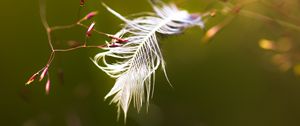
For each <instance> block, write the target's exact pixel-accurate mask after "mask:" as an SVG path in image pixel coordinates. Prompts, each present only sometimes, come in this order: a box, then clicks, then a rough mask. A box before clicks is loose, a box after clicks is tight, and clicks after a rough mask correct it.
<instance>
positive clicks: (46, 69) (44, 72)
mask: <svg viewBox="0 0 300 126" xmlns="http://www.w3.org/2000/svg"><path fill="white" fill-rule="evenodd" d="M47 72H48V66H47V67H46V68H44V70H43V72H42V74H41V76H40V80H39V81H42V80H43V79H44V77H45V75H46V73H47Z"/></svg>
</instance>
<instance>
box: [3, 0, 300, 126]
mask: <svg viewBox="0 0 300 126" xmlns="http://www.w3.org/2000/svg"><path fill="white" fill-rule="evenodd" d="M265 1H267V2H271V3H272V2H275V3H278V2H281V1H287V0H269V1H268V0H265ZM103 2H105V3H106V4H108V5H109V6H111V7H112V8H114V9H115V10H116V11H118V12H120V13H121V14H124V15H128V14H132V13H136V12H141V11H152V10H151V7H150V6H149V4H148V2H147V0H103ZM174 2H176V3H178V4H179V6H180V7H182V8H185V9H187V10H190V11H191V12H203V11H205V10H209V9H212V8H216V9H219V8H221V5H220V4H217V3H218V2H217V1H214V0H174ZM229 2H232V3H239V2H241V1H230V0H229ZM289 2H292V3H294V4H287V5H285V6H288V7H287V8H289V9H291V10H292V11H291V14H292V15H294V16H296V17H299V14H300V11H299V7H300V6H299V5H300V2H299V0H298V1H297V0H289ZM78 4H79V0H47V18H48V21H49V24H50V25H51V26H53V25H64V24H70V23H72V22H74V21H75V19H76V16H77V12H78V8H79V6H78ZM86 4H87V5H86V7H85V8H84V9H83V11H82V13H83V14H86V13H88V12H89V11H91V10H98V11H99V15H98V16H97V17H96V18H95V21H96V22H97V25H96V28H97V29H98V30H100V31H105V32H108V33H115V32H117V31H118V29H120V28H121V26H120V24H121V23H122V22H121V21H120V20H118V19H117V18H115V17H114V16H112V15H111V14H110V13H109V12H107V11H106V10H105V9H104V8H103V7H102V6H101V4H100V1H99V0H88V2H87V3H86ZM0 5H1V8H0V13H1V15H0V16H1V17H0V38H1V39H0V41H1V45H0V125H1V126H115V125H124V123H123V118H122V116H121V119H120V121H119V122H118V121H116V120H117V112H116V111H117V109H116V107H115V106H114V105H109V101H104V99H103V98H104V96H105V94H106V93H107V92H108V91H109V90H110V89H111V87H112V86H113V84H114V80H113V79H111V78H109V77H108V76H107V75H105V74H104V73H103V72H102V71H101V70H99V69H97V68H96V67H95V65H94V64H93V63H92V62H91V61H90V59H89V57H93V56H94V55H95V54H96V53H97V52H100V51H101V50H100V49H80V50H77V51H72V52H66V53H58V54H57V55H56V58H55V60H54V62H53V64H52V65H53V66H51V68H50V75H51V91H50V95H48V96H47V95H45V92H44V85H45V81H43V82H34V83H32V85H29V86H25V82H26V81H27V79H28V78H29V77H30V76H31V75H32V74H33V73H35V72H36V71H37V70H39V69H40V68H42V67H43V66H44V65H45V63H46V61H47V60H48V56H49V54H50V48H49V46H48V44H47V38H46V33H45V30H44V28H43V26H42V24H41V21H40V17H39V1H38V0H2V1H1V2H0ZM248 9H250V10H253V11H256V12H258V13H260V14H264V15H268V16H271V17H272V18H278V19H282V20H285V18H282V17H281V16H280V15H279V14H277V13H276V12H275V11H273V10H272V9H270V8H267V7H265V6H263V5H261V4H260V3H259V2H255V3H252V4H250V5H249V8H248ZM222 20H223V18H222V17H218V16H217V17H215V18H210V19H209V20H208V26H207V28H209V27H211V26H213V25H215V24H218V22H221V21H222ZM287 21H288V19H287ZM296 23H297V22H296ZM87 24H88V22H87ZM286 31H288V32H289V33H291V36H292V37H293V38H294V41H295V42H300V41H299V40H300V39H299V37H298V36H299V35H300V32H299V31H297V30H291V29H289V28H286V27H282V26H280V25H276V24H275V25H271V26H270V25H266V23H265V22H263V21H260V20H256V19H255V18H248V17H244V16H236V18H234V20H233V21H232V22H231V23H230V24H229V25H228V26H226V27H225V28H224V29H223V30H222V31H221V32H220V33H219V34H218V35H216V36H215V37H214V38H213V39H212V40H211V41H210V42H209V43H208V44H203V42H202V39H201V38H202V37H203V35H204V31H203V30H201V29H199V28H191V29H188V30H187V31H186V32H185V33H184V34H182V35H177V36H170V37H167V38H162V39H161V41H160V42H161V48H162V51H163V55H164V57H165V61H166V63H167V72H168V75H169V79H170V81H171V83H172V85H173V86H174V88H171V87H170V86H169V85H168V83H167V81H166V79H165V78H164V76H163V74H162V72H161V70H159V71H158V72H157V75H156V78H157V79H156V86H155V94H154V98H153V99H152V100H151V105H150V108H149V112H148V113H147V114H146V113H145V112H142V113H141V114H137V112H136V111H135V110H134V109H132V108H131V109H130V112H129V115H128V119H127V123H126V125H128V126H135V125H140V126H299V125H300V77H297V76H295V75H294V74H293V72H291V71H287V72H280V71H279V70H278V69H277V67H276V66H274V65H273V64H271V63H270V62H269V58H270V57H268V56H265V55H264V54H265V52H264V51H263V50H261V49H260V48H259V46H258V44H257V42H258V41H259V40H260V39H261V38H269V39H274V40H276V39H278V38H280V36H281V35H282V34H284V33H285V32H286ZM84 32H85V30H83V29H82V28H74V29H70V30H62V31H58V32H55V33H54V34H53V37H54V40H55V42H54V45H55V47H57V48H61V47H62V48H63V47H66V46H64V43H65V41H66V40H79V41H80V40H83V38H84ZM105 39H107V38H105V37H103V36H97V35H93V36H92V38H91V39H90V40H89V44H102V43H104V40H105ZM107 40H108V39H107ZM58 75H59V76H58ZM62 76H63V82H62V80H61V79H59V77H62Z"/></svg>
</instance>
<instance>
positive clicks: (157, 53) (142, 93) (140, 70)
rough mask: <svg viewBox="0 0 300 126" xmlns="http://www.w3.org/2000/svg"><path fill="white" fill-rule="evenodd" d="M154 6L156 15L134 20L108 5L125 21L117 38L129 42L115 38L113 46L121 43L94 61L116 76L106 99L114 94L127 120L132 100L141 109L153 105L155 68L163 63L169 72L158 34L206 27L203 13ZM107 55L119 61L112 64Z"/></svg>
mask: <svg viewBox="0 0 300 126" xmlns="http://www.w3.org/2000/svg"><path fill="white" fill-rule="evenodd" d="M152 5H153V8H154V10H155V12H156V14H149V15H144V16H139V17H136V18H134V19H132V20H130V19H127V18H125V17H123V16H122V15H121V14H119V13H117V12H115V11H114V10H112V9H111V8H109V7H108V6H106V5H104V6H105V7H106V8H107V10H108V11H110V12H111V13H112V14H114V15H115V16H117V17H118V18H119V19H121V20H123V21H124V22H125V25H124V27H123V29H121V30H120V31H119V32H118V33H116V34H115V37H119V38H122V39H126V40H128V42H126V43H121V44H120V43H117V40H113V41H112V42H111V44H110V45H112V44H118V45H119V46H117V47H115V46H114V47H111V46H110V45H108V46H107V47H106V48H105V50H106V51H105V52H102V53H99V54H97V55H96V56H95V57H94V59H93V62H94V63H95V64H96V65H97V66H98V67H99V68H100V69H101V70H103V71H104V72H105V73H107V74H108V75H109V76H110V77H112V78H116V82H115V85H114V86H113V88H112V89H111V91H110V92H109V93H108V94H107V95H106V96H105V99H107V98H108V97H110V96H113V95H114V97H113V98H112V101H111V102H112V103H115V104H117V106H118V114H120V111H121V109H122V110H123V112H124V115H125V116H124V117H125V119H126V115H127V111H128V108H129V105H130V103H131V100H132V101H133V104H134V107H135V108H137V110H138V111H140V109H141V107H142V105H143V102H146V104H147V106H148V105H149V100H150V96H151V94H152V93H153V87H154V80H155V71H156V70H157V69H158V68H159V66H161V67H162V70H163V71H164V73H165V75H166V70H165V62H164V60H163V56H162V53H161V50H160V48H159V45H158V39H157V33H159V34H166V35H172V34H178V33H181V32H182V31H183V30H184V29H185V28H186V27H190V26H195V25H198V26H201V27H203V23H202V20H201V17H200V16H195V15H191V14H189V13H188V12H186V11H183V10H179V9H178V8H177V7H176V6H175V5H174V4H170V5H166V4H164V3H162V2H155V3H152ZM107 58H110V59H115V60H116V61H115V62H113V63H110V62H109V60H108V59H107ZM101 60H102V63H100V61H101ZM166 78H167V76H166Z"/></svg>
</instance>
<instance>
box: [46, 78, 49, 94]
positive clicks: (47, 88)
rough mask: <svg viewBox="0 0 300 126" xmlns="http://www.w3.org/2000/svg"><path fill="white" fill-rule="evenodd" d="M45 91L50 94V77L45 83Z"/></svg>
mask: <svg viewBox="0 0 300 126" xmlns="http://www.w3.org/2000/svg"><path fill="white" fill-rule="evenodd" d="M45 91H46V94H47V95H48V94H49V91H50V79H49V78H48V80H47V83H46V85H45Z"/></svg>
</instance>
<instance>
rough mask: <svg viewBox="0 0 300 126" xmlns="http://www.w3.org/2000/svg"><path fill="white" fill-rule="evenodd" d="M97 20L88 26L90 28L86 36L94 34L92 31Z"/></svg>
mask: <svg viewBox="0 0 300 126" xmlns="http://www.w3.org/2000/svg"><path fill="white" fill-rule="evenodd" d="M95 24H96V23H95V22H93V23H92V24H91V25H90V27H89V28H88V30H87V31H86V36H87V37H90V36H91V35H92V31H93V30H94V26H95Z"/></svg>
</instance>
